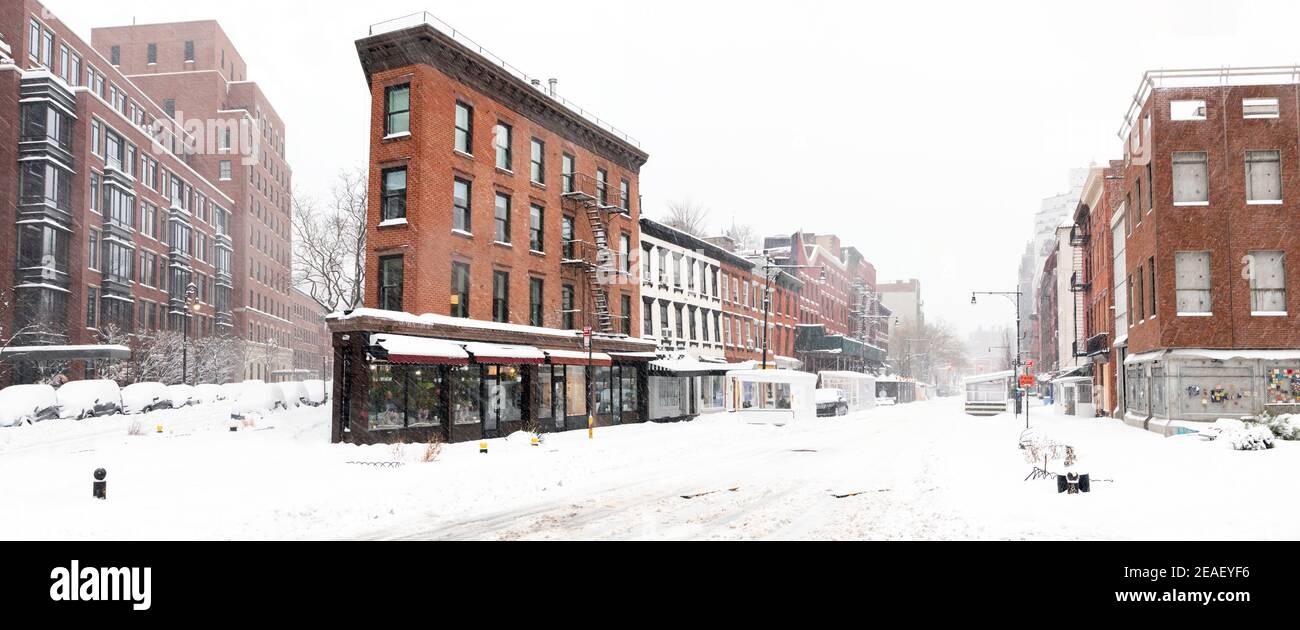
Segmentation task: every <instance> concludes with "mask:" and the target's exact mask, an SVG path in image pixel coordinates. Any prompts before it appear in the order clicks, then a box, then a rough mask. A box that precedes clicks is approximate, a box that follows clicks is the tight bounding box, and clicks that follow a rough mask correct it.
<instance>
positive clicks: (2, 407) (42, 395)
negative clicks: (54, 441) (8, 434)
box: [0, 385, 59, 427]
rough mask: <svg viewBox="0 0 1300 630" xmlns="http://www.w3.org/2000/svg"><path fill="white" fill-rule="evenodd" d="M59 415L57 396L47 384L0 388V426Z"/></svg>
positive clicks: (37, 420)
mask: <svg viewBox="0 0 1300 630" xmlns="http://www.w3.org/2000/svg"><path fill="white" fill-rule="evenodd" d="M58 415H59V397H58V395H57V394H56V393H55V391H54V388H53V387H50V386H49V385H13V386H10V387H6V388H4V389H0V427H11V426H16V425H19V424H22V423H24V422H29V423H30V422H40V421H41V420H49V419H51V418H54V417H57V416H58Z"/></svg>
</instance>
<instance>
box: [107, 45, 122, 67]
mask: <svg viewBox="0 0 1300 630" xmlns="http://www.w3.org/2000/svg"><path fill="white" fill-rule="evenodd" d="M108 62H109V63H111V64H113V65H115V66H120V65H122V47H121V46H113V47H112V48H110V49H108Z"/></svg>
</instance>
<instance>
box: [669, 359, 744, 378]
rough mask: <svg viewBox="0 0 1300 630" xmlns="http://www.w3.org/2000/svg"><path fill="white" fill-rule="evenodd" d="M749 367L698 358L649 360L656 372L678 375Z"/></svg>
mask: <svg viewBox="0 0 1300 630" xmlns="http://www.w3.org/2000/svg"><path fill="white" fill-rule="evenodd" d="M742 367H744V368H749V367H751V365H750V364H732V363H712V362H709V361H700V360H698V359H689V358H682V359H660V360H658V361H651V362H650V369H651V370H652V371H657V372H672V373H674V374H679V375H683V376H686V375H692V374H725V373H727V372H729V371H733V370H737V369H740V368H742Z"/></svg>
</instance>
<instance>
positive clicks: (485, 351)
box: [465, 343, 546, 364]
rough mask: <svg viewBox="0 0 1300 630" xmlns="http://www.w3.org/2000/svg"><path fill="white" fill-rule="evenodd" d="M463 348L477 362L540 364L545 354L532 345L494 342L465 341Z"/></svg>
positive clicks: (544, 359)
mask: <svg viewBox="0 0 1300 630" xmlns="http://www.w3.org/2000/svg"><path fill="white" fill-rule="evenodd" d="M465 350H467V351H468V352H469V353H470V354H472V355H474V360H475V361H477V362H478V363H502V364H540V363H545V362H546V355H545V354H544V353H543V352H542V351H541V350H538V349H537V348H534V347H532V346H503V345H499V344H495V343H467V344H465Z"/></svg>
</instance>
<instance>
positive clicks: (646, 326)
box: [566, 217, 749, 361]
mask: <svg viewBox="0 0 1300 630" xmlns="http://www.w3.org/2000/svg"><path fill="white" fill-rule="evenodd" d="M640 244H641V255H640V268H641V271H640V275H641V319H642V321H641V322H640V325H641V330H640V334H641V338H642V339H648V340H652V341H654V342H655V343H656V344H657V345H658V347H659V348H660V350H663V351H680V352H684V353H686V355H687V356H689V357H692V358H696V359H704V360H716V361H725V360H726V349H727V347H728V346H727V345H726V343H727V338H726V336H725V335H724V334H723V323H722V322H723V297H722V294H723V293H727V292H729V291H730V287H729V285H727V283H725V282H724V283H723V285H724V287H723V288H719V286H718V285H719V281H720V279H721V278H722V277H723V273H724V272H723V265H724V264H726V265H728V267H729V268H732V269H736V268H740V267H743V266H746V265H748V264H749V263H748V262H747V261H746V260H745V259H743V258H740V257H739V256H736V255H734V254H732V253H731V252H730V251H727V250H726V249H724V248H721V247H719V246H717V245H715V244H713V243H711V242H709V241H707V240H704V239H701V238H698V237H695V236H692V235H690V234H687V233H685V232H682V231H680V230H677V229H674V228H671V227H669V226H667V225H664V224H662V223H659V222H658V221H655V220H653V219H648V218H646V217H641V220H640ZM566 295H567V294H566ZM728 326H729V324H728Z"/></svg>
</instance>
